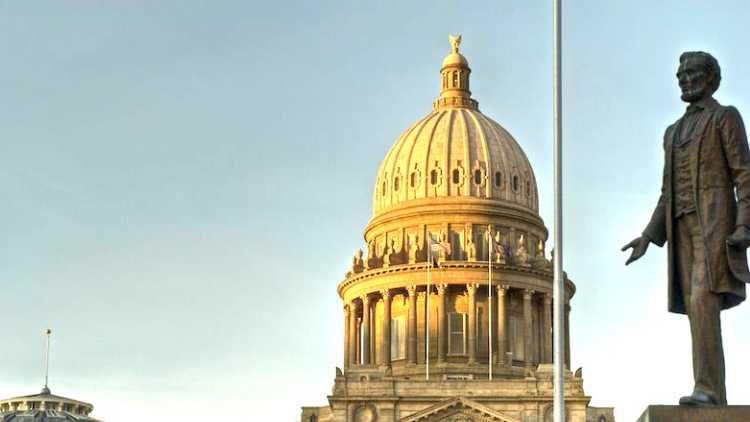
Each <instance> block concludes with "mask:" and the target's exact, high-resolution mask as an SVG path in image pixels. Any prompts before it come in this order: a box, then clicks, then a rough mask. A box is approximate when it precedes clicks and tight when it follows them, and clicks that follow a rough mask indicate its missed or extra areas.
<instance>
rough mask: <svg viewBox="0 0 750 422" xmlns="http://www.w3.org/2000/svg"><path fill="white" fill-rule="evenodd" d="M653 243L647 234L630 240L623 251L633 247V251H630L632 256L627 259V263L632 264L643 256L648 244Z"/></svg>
mask: <svg viewBox="0 0 750 422" xmlns="http://www.w3.org/2000/svg"><path fill="white" fill-rule="evenodd" d="M649 243H651V240H650V239H649V238H648V237H646V236H641V237H637V238H635V239H633V240H631V241H630V243H628V244H627V245H625V246H623V247H622V251H623V252H624V251H626V250H628V249H630V248H633V252H631V253H630V258H628V260H627V261H625V265H628V264H630V263H631V262H633V261H635V260H636V259H638V258H640V257H642V256H643V255H644V254H645V253H646V249H648V244H649Z"/></svg>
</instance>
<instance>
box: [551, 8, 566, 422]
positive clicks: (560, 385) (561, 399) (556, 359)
mask: <svg viewBox="0 0 750 422" xmlns="http://www.w3.org/2000/svg"><path fill="white" fill-rule="evenodd" d="M561 10H562V6H561V0H552V15H553V16H552V26H553V30H552V33H553V43H554V47H553V68H552V75H553V91H554V92H553V102H552V118H553V121H554V124H553V127H554V162H555V165H554V185H555V228H554V235H555V256H554V277H553V278H554V280H553V285H552V302H553V303H554V307H553V309H554V330H553V332H552V337H553V349H554V350H553V353H552V357H553V359H552V361H553V365H552V378H553V383H552V390H553V411H552V415H553V421H554V422H565V392H564V388H565V385H564V382H563V376H564V374H563V362H564V361H565V355H564V353H565V343H564V341H565V340H564V339H565V329H566V327H565V326H564V324H565V321H564V319H563V302H564V299H563V293H564V287H565V286H564V281H565V280H564V273H563V268H562V263H563V261H562V258H563V247H562V234H563V231H562V66H561V54H562V53H561V51H562V42H561V33H562V31H561V24H562V23H561V20H562V12H561Z"/></svg>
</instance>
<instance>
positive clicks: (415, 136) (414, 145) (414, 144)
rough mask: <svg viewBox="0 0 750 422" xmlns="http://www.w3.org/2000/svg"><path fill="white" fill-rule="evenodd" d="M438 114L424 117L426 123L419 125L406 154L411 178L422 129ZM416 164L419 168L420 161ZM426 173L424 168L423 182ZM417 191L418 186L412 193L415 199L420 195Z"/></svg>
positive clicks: (407, 197) (407, 196) (423, 120)
mask: <svg viewBox="0 0 750 422" xmlns="http://www.w3.org/2000/svg"><path fill="white" fill-rule="evenodd" d="M436 114H437V113H435V112H433V113H430V114H428V115H427V116H426V117H425V118H424V119H422V120H421V122H424V123H423V124H421V125H420V126H419V129H418V130H417V133H415V134H414V140H413V141H412V142H411V145H410V147H409V154H408V155H407V156H406V167H407V172H408V174H409V176H408V177H409V178H411V172H412V171H413V169H412V167H413V166H412V157H413V156H414V148H415V147H416V145H417V142H419V135H421V134H422V131H423V130H424V128H425V126H427V124H428V123H430V120H432V119H433V118H434V117H435V115H436ZM415 164H416V165H417V168H419V163H415ZM426 174H427V172H426V170H425V169H422V175H421V179H422V180H421V182H423V183H424V182H425V175H426ZM407 192H409V190H407ZM417 192H419V189H418V187H415V189H414V190H413V193H412V194H413V195H414V199H416V198H418V197H419V194H418V193H417ZM406 200H409V195H408V194H407V195H406Z"/></svg>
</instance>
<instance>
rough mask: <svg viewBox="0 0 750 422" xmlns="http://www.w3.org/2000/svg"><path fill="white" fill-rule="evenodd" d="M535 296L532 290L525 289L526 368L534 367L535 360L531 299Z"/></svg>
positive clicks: (524, 330)
mask: <svg viewBox="0 0 750 422" xmlns="http://www.w3.org/2000/svg"><path fill="white" fill-rule="evenodd" d="M533 295H534V291H533V290H531V289H525V290H524V291H523V335H524V339H523V340H524V343H523V345H524V347H523V350H524V361H525V362H526V367H527V368H528V367H530V366H533V363H534V359H533V355H534V351H533V350H532V349H533V348H534V346H533V345H534V342H533V341H532V340H533V339H532V334H531V333H532V331H533V329H532V328H533V323H532V320H531V318H532V317H531V298H532V296H533Z"/></svg>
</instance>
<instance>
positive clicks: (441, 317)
mask: <svg viewBox="0 0 750 422" xmlns="http://www.w3.org/2000/svg"><path fill="white" fill-rule="evenodd" d="M447 288H448V285H447V284H438V285H437V292H438V304H437V308H438V321H437V323H438V324H437V325H438V346H437V349H438V362H440V363H442V362H445V351H446V350H445V349H446V345H447V343H446V340H447V338H446V336H445V334H446V323H445V291H446V290H447Z"/></svg>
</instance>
